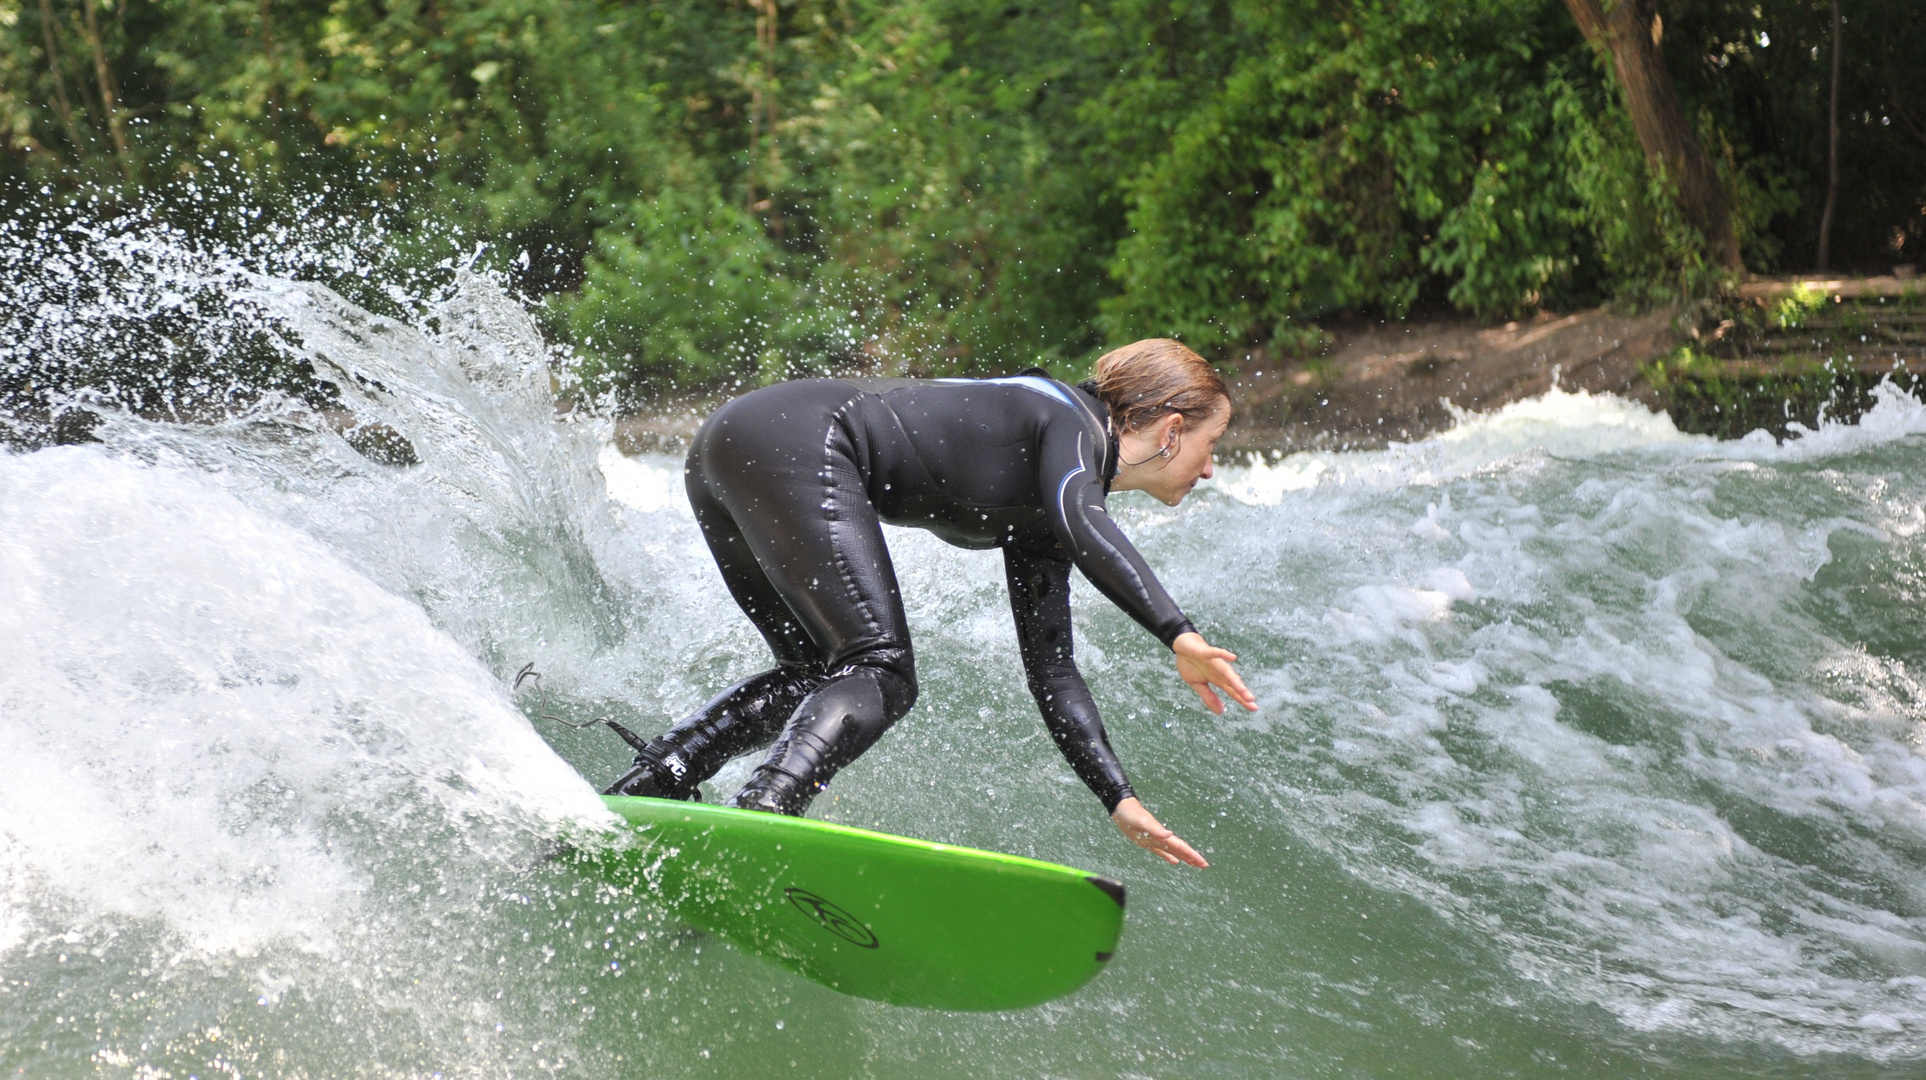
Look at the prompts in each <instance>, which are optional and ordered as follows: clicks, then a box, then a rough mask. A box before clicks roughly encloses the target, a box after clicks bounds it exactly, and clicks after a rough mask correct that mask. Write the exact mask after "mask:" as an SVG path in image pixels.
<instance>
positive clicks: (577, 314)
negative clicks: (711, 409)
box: [566, 189, 797, 386]
mask: <svg viewBox="0 0 1926 1080" xmlns="http://www.w3.org/2000/svg"><path fill="white" fill-rule="evenodd" d="M779 257H780V253H779V252H778V250H777V248H776V246H775V245H774V244H773V243H771V242H770V240H769V238H768V236H767V235H765V234H764V232H763V229H762V224H761V223H760V222H758V221H757V220H756V219H755V218H753V217H751V216H750V215H749V214H748V213H746V212H744V211H743V210H742V209H741V208H740V207H736V206H733V205H730V204H727V203H723V202H720V201H718V200H716V199H713V198H711V199H702V198H701V197H700V196H699V195H691V194H689V193H687V192H684V191H680V190H675V189H671V190H669V191H666V192H664V193H663V194H661V195H659V196H657V197H656V198H655V199H654V200H649V201H637V202H635V203H634V204H632V205H631V206H630V216H629V217H628V218H627V219H626V220H623V221H620V222H618V223H617V224H615V225H612V226H610V227H607V228H604V229H602V230H600V231H598V232H597V233H596V236H595V247H594V248H593V250H592V251H591V252H590V254H589V257H588V263H587V266H586V274H585V279H584V281H583V284H582V288H581V289H580V291H579V293H578V294H577V295H576V296H575V297H574V298H573V299H572V300H570V301H568V302H567V304H566V311H567V320H568V325H569V327H570V328H571V329H573V330H574V332H575V335H576V340H577V341H579V342H580V343H581V344H582V345H583V346H584V347H585V349H586V351H587V352H588V354H589V355H590V356H591V357H594V358H595V359H594V361H592V362H593V364H594V368H593V369H592V371H591V372H590V373H591V374H597V375H605V376H606V377H609V378H612V379H614V380H615V381H616V382H617V383H619V384H622V385H625V386H632V385H634V384H635V383H637V382H646V381H650V380H651V378H652V377H653V378H654V379H658V380H659V379H661V378H663V377H686V378H691V379H694V380H696V381H705V380H713V379H716V378H718V377H721V376H726V375H733V374H737V373H740V372H742V371H745V370H747V371H754V370H757V369H758V368H760V367H762V366H764V365H769V366H772V367H775V368H778V369H779V368H780V365H781V359H780V356H775V357H770V356H767V355H766V354H767V353H768V352H769V351H770V350H771V348H772V347H773V345H774V344H775V340H776V334H777V333H779V332H780V328H781V327H782V326H783V321H784V315H785V313H786V312H787V311H788V310H789V308H790V306H791V305H792V304H793V303H794V301H795V300H796V293H797V290H796V288H795V286H793V285H792V284H790V283H789V282H788V281H787V280H786V279H785V278H783V277H782V276H781V275H780V274H778V273H776V272H775V267H776V264H777V262H778V261H779ZM618 350H619V351H618Z"/></svg>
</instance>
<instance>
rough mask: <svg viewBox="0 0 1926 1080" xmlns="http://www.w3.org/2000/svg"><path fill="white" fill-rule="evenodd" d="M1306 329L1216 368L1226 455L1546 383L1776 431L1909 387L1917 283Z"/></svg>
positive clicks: (1371, 438)
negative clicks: (1307, 336) (1305, 344)
mask: <svg viewBox="0 0 1926 1080" xmlns="http://www.w3.org/2000/svg"><path fill="white" fill-rule="evenodd" d="M1319 329H1320V331H1321V333H1322V336H1323V344H1322V346H1321V347H1319V348H1316V349H1312V350H1306V351H1304V352H1301V353H1294V354H1283V353H1278V352H1272V351H1267V350H1261V349H1260V350H1253V351H1252V352H1250V353H1247V354H1245V355H1244V356H1242V357H1239V358H1238V359H1236V360H1234V361H1232V362H1231V363H1229V364H1228V365H1226V367H1227V372H1226V374H1227V375H1228V376H1229V379H1230V383H1231V392H1232V395H1233V397H1234V398H1235V399H1236V406H1237V416H1236V420H1235V421H1234V422H1233V423H1232V425H1231V429H1230V431H1229V432H1228V433H1227V434H1226V435H1225V438H1224V442H1223V443H1222V451H1223V454H1224V456H1225V457H1227V458H1235V457H1241V456H1243V455H1246V454H1251V453H1259V454H1279V453H1294V452H1296V451H1299V450H1314V449H1315V450H1340V449H1373V448H1376V447H1381V446H1384V445H1386V444H1388V443H1393V442H1412V441H1415V440H1418V439H1422V438H1424V437H1426V436H1428V435H1432V434H1435V433H1436V432H1439V431H1442V430H1444V429H1446V428H1449V427H1450V426H1452V424H1454V423H1456V421H1457V417H1458V416H1460V415H1462V414H1464V413H1467V412H1469V413H1481V412H1490V411H1491V410H1494V409H1498V408H1501V407H1503V406H1505V405H1508V404H1510V403H1512V402H1514V401H1519V400H1523V399H1525V398H1530V397H1536V396H1538V395H1540V394H1543V393H1544V392H1545V391H1547V390H1549V389H1551V387H1552V386H1553V385H1554V384H1556V385H1558V386H1560V387H1563V388H1564V389H1566V390H1585V391H1589V392H1591V393H1595V394H1614V395H1617V396H1618V397H1621V398H1627V399H1630V400H1632V401H1637V402H1639V403H1640V404H1643V405H1645V406H1646V407H1648V408H1651V409H1653V410H1656V411H1664V412H1667V413H1669V414H1670V415H1671V416H1672V419H1673V422H1674V423H1676V424H1678V425H1679V427H1680V428H1681V429H1683V430H1687V431H1694V432H1699V433H1702V434H1711V435H1718V436H1720V437H1723V438H1735V437H1738V436H1741V435H1744V434H1746V433H1747V432H1750V431H1753V430H1757V429H1759V428H1764V429H1766V430H1768V431H1771V432H1773V433H1774V434H1775V435H1784V434H1785V433H1786V432H1787V431H1788V430H1790V426H1791V425H1793V424H1803V425H1805V426H1808V427H1811V426H1814V425H1816V424H1817V422H1818V418H1819V416H1820V415H1821V414H1822V413H1823V414H1824V415H1826V416H1829V417H1832V418H1835V419H1839V418H1845V419H1851V418H1852V417H1854V416H1856V415H1857V414H1858V413H1859V412H1860V411H1863V410H1864V409H1865V408H1866V407H1867V406H1868V405H1870V403H1871V390H1872V388H1873V387H1874V386H1876V385H1877V384H1878V382H1879V381H1880V380H1881V379H1882V378H1886V377H1894V378H1896V380H1897V381H1899V382H1900V383H1901V384H1902V385H1905V386H1907V387H1909V388H1910V387H1911V385H1912V380H1913V379H1914V377H1915V376H1916V375H1917V374H1919V373H1926V303H1922V291H1921V282H1920V281H1919V280H1918V279H1917V278H1907V277H1898V276H1891V277H1841V276H1832V277H1785V278H1757V279H1754V280H1752V281H1749V282H1747V283H1746V284H1745V285H1743V286H1741V288H1740V290H1739V292H1738V294H1737V295H1736V296H1733V297H1729V298H1727V299H1725V300H1723V301H1720V302H1716V303H1708V304H1700V305H1692V306H1689V307H1687V306H1675V307H1663V308H1656V309H1652V310H1648V311H1643V312H1627V311H1621V310H1616V309H1613V308H1610V307H1599V308H1593V309H1590V310H1586V311H1578V312H1569V313H1551V312H1541V313H1540V314H1538V315H1536V316H1534V317H1531V318H1528V319H1521V320H1517V321H1514V322H1508V323H1504V324H1502V325H1499V326H1486V325H1483V324H1481V323H1479V322H1478V321H1477V320H1475V319H1473V318H1471V317H1469V316H1462V315H1447V316H1433V317H1420V318H1410V319H1402V320H1389V319H1381V320H1366V319H1340V320H1333V321H1330V322H1327V323H1325V324H1323V325H1322V326H1321V327H1320V328H1319ZM711 404H712V403H710V402H706V401H705V402H678V403H676V404H674V405H672V406H670V407H668V408H666V409H665V410H663V411H661V412H657V413H651V414H646V415H635V416H629V417H625V418H624V419H623V420H622V421H621V422H620V423H619V424H618V425H617V434H616V442H617V445H618V446H620V447H621V448H622V450H623V451H624V452H626V453H631V454H634V453H643V452H651V451H653V452H667V453H680V452H681V449H682V448H683V447H686V446H687V444H688V442H687V441H688V438H689V437H690V436H691V435H693V434H694V433H695V429H696V426H697V425H698V424H699V423H700V422H701V418H702V417H703V416H704V415H706V414H707V412H708V411H709V406H710V405H711Z"/></svg>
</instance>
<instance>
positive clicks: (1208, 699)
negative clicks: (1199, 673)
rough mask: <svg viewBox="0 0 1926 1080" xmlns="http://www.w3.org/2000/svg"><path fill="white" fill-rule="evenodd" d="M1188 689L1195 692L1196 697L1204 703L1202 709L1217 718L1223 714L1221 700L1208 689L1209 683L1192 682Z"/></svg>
mask: <svg viewBox="0 0 1926 1080" xmlns="http://www.w3.org/2000/svg"><path fill="white" fill-rule="evenodd" d="M1190 688H1191V689H1192V690H1195V691H1197V696H1198V697H1199V698H1200V699H1202V700H1203V702H1204V708H1206V709H1209V710H1210V711H1211V712H1214V713H1216V714H1217V715H1219V716H1222V715H1223V714H1224V702H1223V699H1221V698H1219V697H1218V696H1217V693H1216V691H1214V690H1212V689H1211V688H1210V684H1209V683H1207V682H1203V681H1198V682H1194V683H1191V684H1190Z"/></svg>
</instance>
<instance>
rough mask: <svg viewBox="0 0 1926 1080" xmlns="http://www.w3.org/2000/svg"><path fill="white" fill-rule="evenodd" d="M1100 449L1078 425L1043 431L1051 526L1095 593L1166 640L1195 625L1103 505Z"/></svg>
mask: <svg viewBox="0 0 1926 1080" xmlns="http://www.w3.org/2000/svg"><path fill="white" fill-rule="evenodd" d="M1101 453H1102V449H1101V448H1099V447H1096V446H1093V445H1092V440H1091V435H1090V431H1089V429H1088V428H1086V427H1084V426H1083V425H1082V424H1075V425H1073V424H1067V423H1066V424H1062V425H1055V426H1053V428H1052V430H1050V431H1049V432H1047V433H1046V434H1045V436H1044V439H1043V445H1042V447H1041V448H1040V450H1039V453H1038V455H1037V457H1038V466H1039V469H1040V471H1041V475H1040V477H1039V479H1040V480H1041V482H1042V487H1043V501H1044V511H1045V513H1046V514H1048V516H1049V519H1050V529H1051V531H1052V532H1054V533H1055V534H1056V537H1057V542H1058V543H1060V544H1062V545H1063V547H1064V550H1066V551H1068V552H1069V553H1070V558H1071V560H1072V561H1073V562H1075V563H1076V565H1077V569H1079V570H1081V571H1083V576H1084V577H1086V578H1089V579H1090V583H1091V584H1092V585H1095V586H1096V587H1097V590H1098V591H1099V592H1101V593H1103V594H1104V595H1105V596H1107V597H1109V598H1110V602H1111V603H1113V604H1116V605H1117V606H1118V607H1120V608H1122V609H1123V610H1124V611H1125V612H1126V613H1127V614H1129V615H1130V617H1131V618H1133V619H1135V620H1137V621H1138V622H1139V623H1142V624H1143V627H1144V629H1146V630H1149V631H1150V632H1151V633H1153V634H1155V635H1157V640H1159V641H1162V642H1163V643H1164V644H1165V645H1169V644H1170V643H1171V642H1173V641H1176V640H1177V638H1178V637H1179V636H1181V635H1183V634H1187V633H1191V632H1193V631H1194V630H1196V627H1194V626H1192V625H1191V624H1190V620H1189V619H1187V618H1185V617H1184V613H1183V611H1182V609H1180V608H1178V606H1177V602H1176V601H1175V600H1172V599H1171V598H1170V594H1169V593H1167V592H1165V591H1164V587H1163V585H1161V584H1160V583H1158V581H1157V575H1156V574H1153V573H1151V571H1150V566H1149V564H1148V563H1146V562H1144V557H1143V556H1142V555H1140V554H1138V552H1137V548H1136V546H1135V545H1134V544H1132V543H1131V542H1130V539H1129V538H1128V537H1126V536H1125V535H1124V534H1123V530H1122V529H1120V528H1118V527H1117V523H1116V522H1115V521H1113V520H1111V518H1110V513H1109V512H1108V511H1107V510H1105V509H1104V504H1103V500H1104V478H1103V473H1102V470H1103V464H1102V458H1101V456H1100V455H1101Z"/></svg>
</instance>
